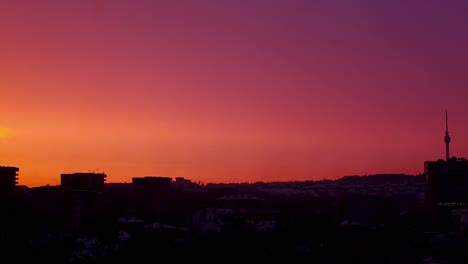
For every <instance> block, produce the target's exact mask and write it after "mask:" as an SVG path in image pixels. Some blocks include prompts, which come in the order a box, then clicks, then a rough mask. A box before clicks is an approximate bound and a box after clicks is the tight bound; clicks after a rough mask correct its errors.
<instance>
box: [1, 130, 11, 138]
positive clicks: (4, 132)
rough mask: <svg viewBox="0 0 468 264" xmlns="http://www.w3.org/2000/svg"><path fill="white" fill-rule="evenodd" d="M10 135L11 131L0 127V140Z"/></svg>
mask: <svg viewBox="0 0 468 264" xmlns="http://www.w3.org/2000/svg"><path fill="white" fill-rule="evenodd" d="M10 135H11V129H9V128H6V127H0V139H1V138H7V137H9V136H10Z"/></svg>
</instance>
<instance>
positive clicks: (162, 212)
mask: <svg viewBox="0 0 468 264" xmlns="http://www.w3.org/2000/svg"><path fill="white" fill-rule="evenodd" d="M171 182H172V178H170V177H162V176H145V177H133V178H132V184H133V191H134V195H135V209H136V212H135V213H136V216H137V217H140V218H142V219H144V220H151V221H153V220H157V221H161V220H164V217H165V216H167V215H168V214H169V210H170V209H171V206H170V205H171Z"/></svg>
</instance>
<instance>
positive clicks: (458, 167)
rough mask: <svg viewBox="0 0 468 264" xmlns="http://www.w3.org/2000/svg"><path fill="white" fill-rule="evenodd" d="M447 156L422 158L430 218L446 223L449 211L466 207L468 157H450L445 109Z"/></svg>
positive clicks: (467, 198) (449, 216)
mask: <svg viewBox="0 0 468 264" xmlns="http://www.w3.org/2000/svg"><path fill="white" fill-rule="evenodd" d="M445 129H446V130H445V137H444V142H445V151H446V153H445V154H446V160H443V159H439V160H437V161H426V162H424V177H425V185H424V186H425V200H426V206H427V209H429V212H430V213H431V214H432V218H433V220H435V221H436V222H437V223H438V224H442V225H443V226H446V225H447V224H449V219H450V218H451V212H452V211H453V210H458V209H462V208H468V161H467V160H466V159H465V158H456V157H451V158H449V155H450V153H449V143H450V137H449V136H448V125H447V113H446V128H445Z"/></svg>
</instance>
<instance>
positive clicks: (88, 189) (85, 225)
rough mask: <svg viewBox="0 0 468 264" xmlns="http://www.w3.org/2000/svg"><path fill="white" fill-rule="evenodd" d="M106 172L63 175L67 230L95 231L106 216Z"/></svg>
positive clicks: (62, 183) (79, 231) (62, 185)
mask: <svg viewBox="0 0 468 264" xmlns="http://www.w3.org/2000/svg"><path fill="white" fill-rule="evenodd" d="M106 177H107V175H106V174H104V173H94V172H93V173H91V172H89V173H84V172H77V173H71V174H62V175H61V177H60V178H61V187H62V191H63V195H64V217H65V219H64V220H65V221H64V224H65V230H67V231H70V232H76V233H83V232H88V231H93V230H96V228H98V226H99V224H100V222H101V221H102V219H103V218H104V216H105V205H104V197H103V193H104V187H105V179H106Z"/></svg>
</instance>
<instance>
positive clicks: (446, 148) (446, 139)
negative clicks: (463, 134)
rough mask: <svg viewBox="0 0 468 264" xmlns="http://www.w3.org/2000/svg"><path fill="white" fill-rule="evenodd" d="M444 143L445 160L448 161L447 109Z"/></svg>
mask: <svg viewBox="0 0 468 264" xmlns="http://www.w3.org/2000/svg"><path fill="white" fill-rule="evenodd" d="M444 142H445V158H446V160H447V161H448V160H449V158H450V152H449V148H450V147H449V145H450V136H449V132H448V114H447V109H445V137H444Z"/></svg>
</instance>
